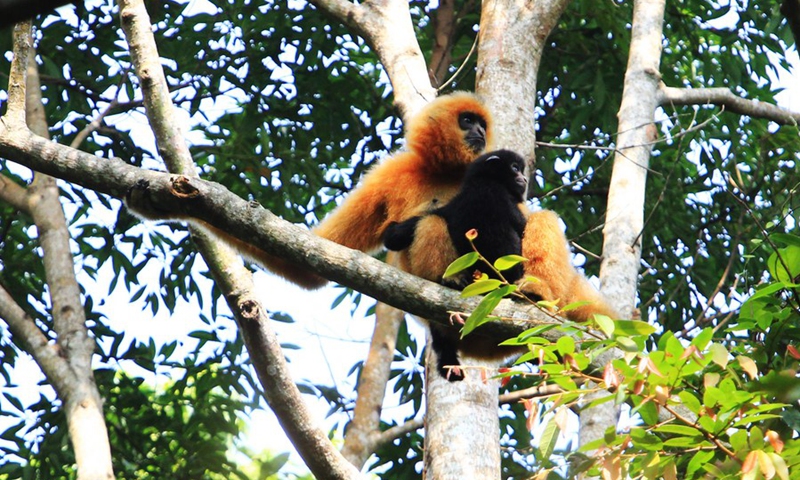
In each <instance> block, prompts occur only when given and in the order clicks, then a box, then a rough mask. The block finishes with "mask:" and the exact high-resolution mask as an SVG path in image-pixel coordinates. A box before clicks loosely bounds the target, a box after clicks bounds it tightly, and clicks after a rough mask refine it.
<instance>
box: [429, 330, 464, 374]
mask: <svg viewBox="0 0 800 480" xmlns="http://www.w3.org/2000/svg"><path fill="white" fill-rule="evenodd" d="M428 328H429V329H430V332H431V348H433V351H434V352H435V353H436V370H437V371H438V372H439V374H440V375H441V376H443V377H444V378H446V379H447V380H449V381H451V382H460V381H461V380H464V372H462V371H461V369H460V368H458V367H459V366H460V365H461V364H460V363H459V361H458V353H457V352H458V333H457V332H456V331H455V330H448V329H447V327H445V326H442V325H436V324H433V323H431V324H429V325H428ZM448 365H450V366H452V367H454V368H445V367H446V366H448Z"/></svg>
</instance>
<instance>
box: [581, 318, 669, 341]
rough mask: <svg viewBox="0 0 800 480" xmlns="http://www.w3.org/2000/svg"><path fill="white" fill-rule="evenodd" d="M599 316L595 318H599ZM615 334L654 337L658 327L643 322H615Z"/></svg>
mask: <svg viewBox="0 0 800 480" xmlns="http://www.w3.org/2000/svg"><path fill="white" fill-rule="evenodd" d="M599 316H600V315H597V316H596V317H595V318H597V317H599ZM614 327H615V328H614V333H615V334H616V335H627V336H630V337H632V336H635V335H645V336H647V335H652V334H653V333H655V331H656V327H654V326H653V325H650V324H649V323H647V322H643V321H641V320H614Z"/></svg>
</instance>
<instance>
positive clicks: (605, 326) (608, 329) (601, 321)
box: [594, 315, 616, 337]
mask: <svg viewBox="0 0 800 480" xmlns="http://www.w3.org/2000/svg"><path fill="white" fill-rule="evenodd" d="M594 321H595V323H597V327H598V328H599V329H600V330H602V331H603V333H605V334H606V336H607V337H611V335H613V334H614V330H615V329H616V324H615V323H614V320H612V319H611V318H610V317H608V316H606V315H595V316H594Z"/></svg>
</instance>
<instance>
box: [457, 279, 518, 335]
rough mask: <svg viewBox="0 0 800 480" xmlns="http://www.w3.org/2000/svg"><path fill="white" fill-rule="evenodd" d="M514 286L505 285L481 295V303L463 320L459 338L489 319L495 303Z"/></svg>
mask: <svg viewBox="0 0 800 480" xmlns="http://www.w3.org/2000/svg"><path fill="white" fill-rule="evenodd" d="M515 286H516V285H506V286H504V287H502V288H498V289H497V290H495V291H493V292H491V293H489V294H488V295H486V296H485V297H483V299H481V303H479V304H478V306H477V307H476V308H475V310H474V311H473V312H472V313H471V314H470V316H469V318H467V321H466V322H464V328H462V329H461V338H464V336H466V335H469V333H470V332H472V331H473V330H475V329H476V328H478V327H480V326H481V325H483V324H484V323H486V322H488V321H491V319H490V318H488V317H489V314H490V313H492V310H494V308H495V307H496V306H497V304H498V303H500V300H502V299H503V297H505V296H506V295H507V294H508V293H510V292H512V291H513V290H514V287H515Z"/></svg>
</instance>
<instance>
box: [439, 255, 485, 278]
mask: <svg viewBox="0 0 800 480" xmlns="http://www.w3.org/2000/svg"><path fill="white" fill-rule="evenodd" d="M480 258H481V256H480V255H478V253H477V252H470V253H467V254H466V255H462V256H460V257H458V258H457V259H455V260H453V263H451V264H450V265H449V266H448V267H447V270H445V271H444V275H443V276H444V277H445V278H446V277H452V276H453V275H455V274H457V273H459V272H463V271H464V270H466V269H468V268H469V267H471V266H473V265H475V262H477V261H478V260H479V259H480Z"/></svg>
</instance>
